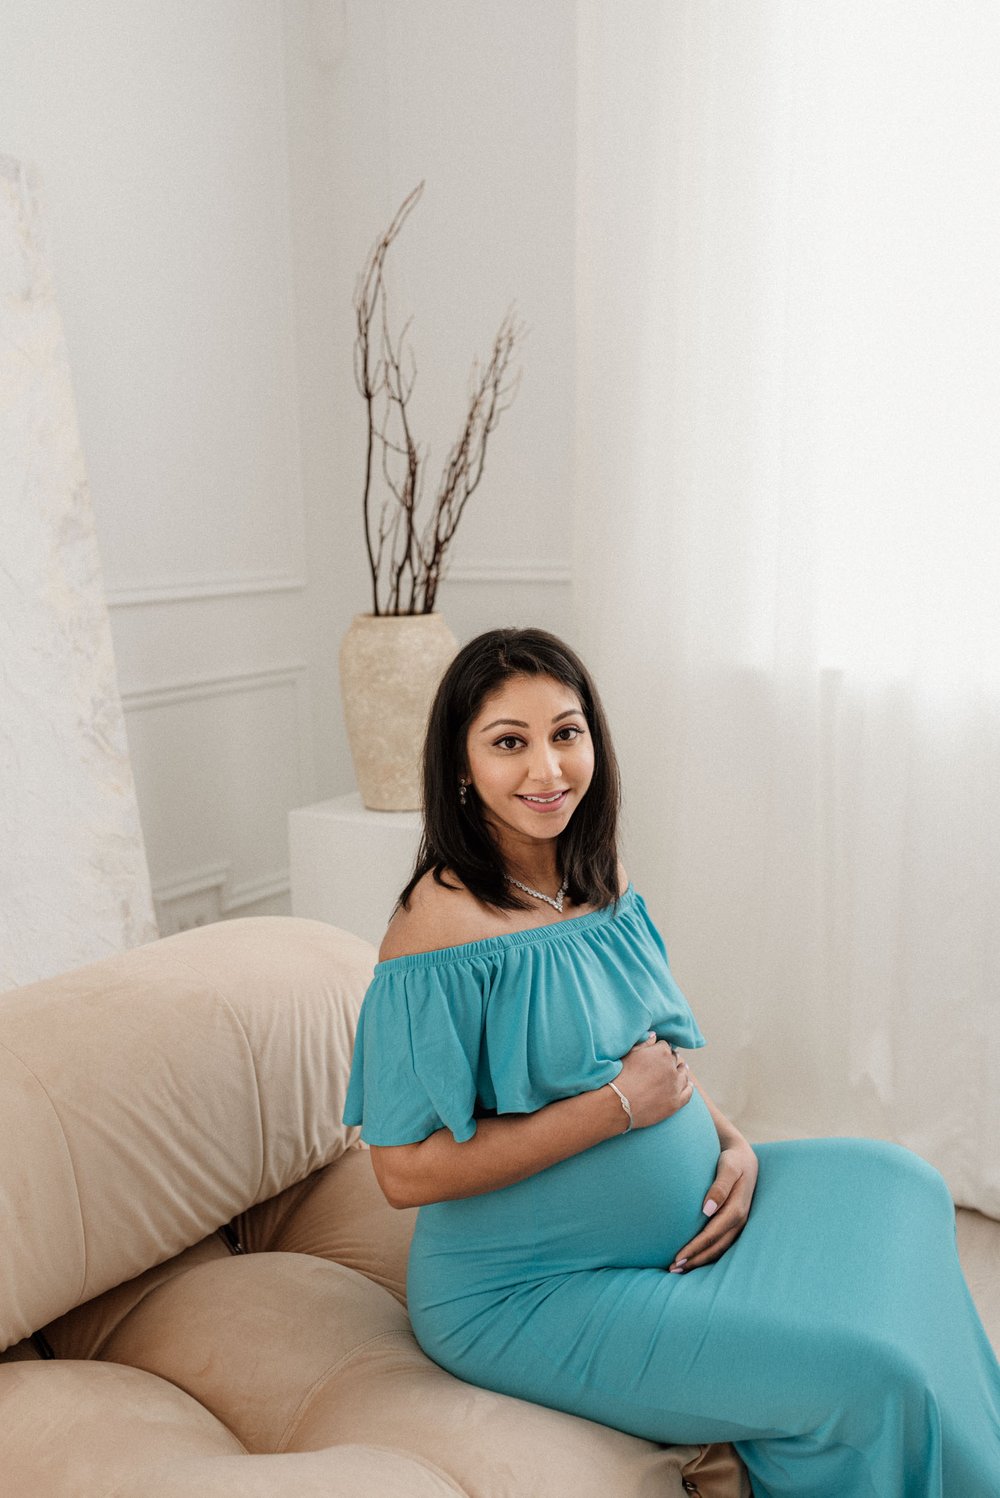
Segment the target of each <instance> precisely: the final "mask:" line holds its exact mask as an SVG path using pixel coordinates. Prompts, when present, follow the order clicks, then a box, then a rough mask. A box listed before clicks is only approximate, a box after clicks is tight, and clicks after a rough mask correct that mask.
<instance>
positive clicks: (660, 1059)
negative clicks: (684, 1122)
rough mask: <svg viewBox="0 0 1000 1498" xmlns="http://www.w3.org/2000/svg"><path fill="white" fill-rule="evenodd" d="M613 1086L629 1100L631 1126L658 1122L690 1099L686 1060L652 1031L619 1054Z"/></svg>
mask: <svg viewBox="0 0 1000 1498" xmlns="http://www.w3.org/2000/svg"><path fill="white" fill-rule="evenodd" d="M615 1085H616V1086H617V1087H620V1088H621V1090H622V1092H624V1094H625V1096H626V1097H627V1098H628V1100H629V1104H630V1105H631V1108H632V1127H633V1128H634V1129H646V1128H649V1126H650V1124H655V1123H662V1121H663V1119H665V1118H669V1117H670V1115H671V1114H672V1113H676V1112H677V1111H678V1110H679V1109H680V1108H683V1107H684V1104H685V1103H687V1102H690V1100H691V1094H692V1093H693V1091H694V1083H693V1082H692V1080H691V1075H690V1073H689V1071H688V1069H687V1062H686V1061H685V1060H684V1058H683V1057H682V1056H679V1055H678V1054H677V1053H676V1051H673V1050H671V1048H670V1046H669V1045H668V1044H667V1042H666V1041H665V1040H657V1038H656V1036H655V1035H652V1034H651V1035H650V1036H649V1038H648V1039H647V1040H643V1041H641V1042H640V1043H639V1045H637V1046H633V1048H632V1050H631V1051H629V1053H628V1055H627V1056H623V1057H622V1069H621V1071H620V1073H619V1074H618V1076H617V1077H616V1078H615Z"/></svg>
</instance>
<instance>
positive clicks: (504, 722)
mask: <svg viewBox="0 0 1000 1498" xmlns="http://www.w3.org/2000/svg"><path fill="white" fill-rule="evenodd" d="M576 717H580V718H582V717H583V708H582V707H568V708H567V709H566V711H565V712H564V713H556V715H555V717H554V718H553V719H552V721H553V723H558V722H559V721H560V719H561V718H576ZM504 726H507V727H510V728H530V726H531V725H530V724H529V723H522V722H521V719H520V718H495V719H494V721H493V722H492V723H487V725H486V727H485V728H481V729H480V730H479V732H480V733H489V731H490V729H491V728H501V727H504Z"/></svg>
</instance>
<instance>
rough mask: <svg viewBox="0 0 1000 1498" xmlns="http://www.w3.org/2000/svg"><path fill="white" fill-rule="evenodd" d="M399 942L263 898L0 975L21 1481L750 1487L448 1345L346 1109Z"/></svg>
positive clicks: (565, 1491) (622, 1495)
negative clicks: (423, 1337)
mask: <svg viewBox="0 0 1000 1498" xmlns="http://www.w3.org/2000/svg"><path fill="white" fill-rule="evenodd" d="M374 956H375V954H374V951H373V949H372V948H371V947H370V946H369V945H368V944H367V943H365V942H362V941H360V940H359V939H358V938H356V937H353V936H349V935H348V934H346V933H345V932H342V931H338V930H336V929H334V928H333V927H331V926H328V925H325V924H323V923H321V922H318V921H306V920H297V919H292V918H270V919H251V920H237V921H230V922H224V923H220V924H218V925H215V926H209V927H205V928H201V929H197V930H194V931H189V932H184V933H182V934H181V935H179V936H173V937H169V938H166V939H164V940H161V941H158V942H153V943H151V944H150V945H148V946H145V947H140V948H137V949H136V950H134V951H132V952H130V953H127V954H125V955H121V956H115V957H111V958H108V959H107V960H105V961H103V962H99V963H96V964H93V965H91V966H89V967H86V968H83V969H81V970H79V971H78V972H75V973H70V974H66V975H64V976H61V977H59V978H56V979H52V980H50V981H47V982H44V983H39V984H34V985H32V986H31V987H27V988H22V989H19V990H16V991H14V992H12V993H7V994H2V995H0V1131H2V1145H0V1225H2V1226H0V1233H2V1242H0V1250H2V1262H0V1350H2V1349H6V1350H5V1351H2V1355H0V1490H2V1492H3V1494H4V1495H5V1498H190V1495H198V1498H222V1495H226V1498H237V1495H239V1498H244V1495H245V1498H265V1495H266V1498H284V1495H288V1498H355V1495H356V1498H362V1495H365V1498H367V1495H371V1498H444V1495H451V1498H454V1495H456V1494H457V1495H468V1498H563V1495H565V1498H679V1495H681V1494H683V1493H684V1492H688V1493H698V1492H700V1493H701V1494H702V1498H747V1495H748V1494H749V1486H748V1484H747V1482H746V1478H745V1474H744V1473H743V1471H742V1468H741V1467H740V1465H739V1463H738V1462H737V1461H736V1459H735V1456H734V1454H733V1452H732V1451H731V1449H730V1448H728V1447H706V1448H697V1447H673V1448H664V1447H659V1446H656V1445H653V1444H652V1443H650V1442H646V1441H641V1440H637V1439H635V1438H634V1437H632V1436H627V1435H624V1434H622V1433H620V1432H617V1431H613V1430H609V1429H606V1428H605V1427H603V1426H599V1425H595V1424H592V1423H590V1422H588V1421H585V1420H580V1419H577V1418H575V1417H573V1416H569V1415H563V1414H560V1413H557V1412H555V1411H552V1410H546V1409H541V1408H539V1407H537V1406H534V1405H531V1404H526V1403H523V1402H521V1401H519V1400H515V1399H509V1398H506V1397H504V1396H502V1395H496V1394H492V1393H489V1392H487V1391H485V1390H482V1389H477V1388H472V1387H470V1386H469V1385H466V1384H463V1383H461V1382H460V1381H459V1380H457V1379H455V1378H453V1377H452V1376H451V1375H450V1374H448V1373H446V1372H444V1371H443V1370H442V1369H440V1368H438V1367H437V1366H436V1365H435V1364H434V1363H432V1362H430V1361H429V1359H427V1358H426V1357H425V1356H424V1355H423V1353H422V1352H421V1351H420V1349H419V1347H418V1346H417V1344H416V1342H415V1341H414V1339H413V1336H412V1333H411V1332H410V1328H409V1323H408V1320H407V1316H406V1310H405V1264H406V1253H407V1246H408V1242H409V1235H410V1231H411V1229H412V1217H413V1214H412V1213H410V1212H394V1211H393V1210H392V1209H391V1208H389V1207H388V1206H387V1205H386V1203H385V1202H384V1200H383V1199H382V1197H381V1194H380V1193H379V1191H378V1188H377V1186H376V1184H375V1181H374V1177H373V1175H372V1171H371V1167H370V1162H369V1159H368V1154H367V1151H366V1150H365V1149H364V1147H363V1146H361V1145H359V1142H358V1140H357V1137H356V1136H357V1131H356V1130H351V1129H345V1128H344V1127H343V1126H342V1125H341V1123H340V1115H341V1109H342V1106H343V1101H344V1092H345V1087H346V1080H347V1071H348V1064H349V1058H350V1054H351V1045H352V1038H353V1031H354V1024H355V1020H356V1015H357V1010H358V1007H359V1004H360V1001H361V997H362V994H363V993H364V990H365V987H366V985H367V982H368V978H369V976H370V973H371V968H372V964H373V961H374Z"/></svg>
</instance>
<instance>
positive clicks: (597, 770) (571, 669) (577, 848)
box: [397, 629, 621, 910]
mask: <svg viewBox="0 0 1000 1498" xmlns="http://www.w3.org/2000/svg"><path fill="white" fill-rule="evenodd" d="M512 676H551V677H552V678H553V679H554V680H555V681H558V682H561V683H562V684H563V685H564V686H567V687H569V688H570V689H571V690H572V691H573V692H575V693H576V695H577V697H578V698H579V699H580V706H581V707H582V708H583V713H584V716H585V718H586V720H587V727H588V728H589V730H590V736H591V742H592V744H593V748H594V774H593V778H592V780H591V782H590V786H589V788H588V790H587V793H586V795H585V796H584V797H583V800H582V801H581V802H580V804H579V805H578V806H577V808H576V810H575V811H574V813H573V816H572V817H571V818H570V821H569V824H568V825H567V827H566V829H565V830H564V831H563V832H561V833H560V835H559V843H558V853H557V856H558V862H559V869H560V874H561V877H562V878H563V879H565V880H566V881H567V882H568V890H569V897H570V899H571V900H572V901H573V903H574V904H578V905H579V904H592V905H596V906H598V907H600V906H604V905H609V904H611V903H613V902H614V903H616V902H617V900H618V814H619V810H620V807H621V787H620V781H619V776H618V761H617V759H616V758H615V751H614V746H613V745H612V742H611V735H610V733H609V731H608V724H607V719H606V718H605V716H604V708H603V707H602V706H601V699H600V697H599V696H598V694H597V688H596V687H595V686H594V683H593V680H592V679H591V676H590V673H589V671H588V670H587V668H586V666H585V665H584V664H583V662H582V661H581V660H580V658H579V656H578V655H576V653H575V652H574V651H572V650H571V649H570V647H569V646H568V645H565V644H564V643H563V641H562V640H559V639H557V638H556V636H555V635H552V634H549V632H548V631H547V630H544V629H490V630H487V631H486V633H485V634H481V635H477V636H476V638H475V639H474V640H470V641H469V643H468V644H467V645H465V646H463V647H462V649H461V650H460V651H459V652H458V654H457V655H456V656H455V658H454V660H453V661H452V663H451V665H450V666H449V667H448V669H447V671H446V672H445V673H444V676H443V677H442V678H441V682H440V684H439V686H438V689H437V694H436V696H435V698H434V702H433V705H432V707H431V710H430V715H429V717H428V720H427V735H426V738H425V740H424V754H423V795H424V825H423V836H422V838H421V842H420V848H419V851H418V853H417V860H416V864H415V865H414V869H413V874H412V876H411V878H410V881H409V883H408V884H407V886H406V888H405V889H404V890H403V892H402V894H401V895H400V897H399V900H398V902H397V903H398V904H399V905H402V906H404V907H406V906H407V904H408V901H409V898H410V895H411V894H412V893H413V889H414V886H415V885H416V884H417V881H418V880H420V879H422V878H423V876H424V874H426V873H427V872H428V870H432V871H433V874H434V878H435V880H436V881H437V883H438V884H443V885H445V886H446V887H447V888H454V887H455V886H454V885H449V884H448V881H447V880H446V879H445V878H444V877H443V875H444V871H445V869H450V870H451V871H452V872H453V873H455V874H457V875H458V877H459V878H460V879H461V880H462V882H463V884H464V885H465V886H466V888H467V889H469V890H470V891H471V893H472V894H474V895H475V896H476V898H477V899H479V900H482V901H483V903H484V904H486V905H492V906H494V907H495V908H497V909H500V910H528V909H531V908H532V906H531V904H530V902H529V901H527V900H525V899H523V898H522V897H521V896H520V895H518V894H517V893H516V891H515V890H514V889H513V888H512V887H511V886H510V885H509V884H508V883H507V881H506V879H505V877H504V874H505V870H504V866H503V860H502V858H501V856H500V851H499V848H498V847H497V844H496V842H495V840H494V838H493V834H492V833H491V831H490V828H489V826H488V824H487V822H486V820H485V819H484V817H483V814H482V809H481V806H480V803H479V798H478V796H477V795H476V794H475V792H474V790H473V788H472V787H471V786H470V787H469V794H468V795H467V797H466V802H465V805H464V806H463V805H462V804H461V802H460V800H459V794H458V782H459V777H461V776H467V775H468V773H469V767H468V762H467V758H466V739H467V736H468V732H469V725H470V724H471V723H472V721H473V719H474V718H475V716H476V714H477V713H478V712H479V710H480V708H481V706H482V704H483V702H484V701H485V700H486V698H487V697H488V696H489V695H490V694H491V693H492V692H494V691H496V690H497V688H498V687H500V686H502V685H503V683H504V682H505V681H509V680H510V678H511V677H512Z"/></svg>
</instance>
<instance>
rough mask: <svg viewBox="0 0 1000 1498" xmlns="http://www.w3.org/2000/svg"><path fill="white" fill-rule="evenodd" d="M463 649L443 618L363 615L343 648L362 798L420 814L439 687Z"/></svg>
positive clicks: (379, 807)
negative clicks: (424, 759) (423, 767)
mask: <svg viewBox="0 0 1000 1498" xmlns="http://www.w3.org/2000/svg"><path fill="white" fill-rule="evenodd" d="M457 649H458V641H457V640H456V639H455V636H454V635H453V634H452V632H451V630H450V629H449V628H448V626H447V624H446V623H445V621H444V618H443V617H442V615H441V614H437V613H434V614H356V615H355V616H354V619H353V621H352V623H351V627H350V629H349V630H348V631H347V634H346V635H345V636H344V642H343V644H342V646H341V648H340V690H341V696H342V699H343V704H344V719H345V722H346V725H347V738H348V742H349V743H350V746H351V757H352V759H353V761H354V774H355V776H356V778H357V782H358V789H359V790H360V792H361V799H362V801H363V802H364V804H365V806H367V807H368V808H369V809H370V810H371V811H418V810H419V809H420V805H421V800H422V797H421V790H420V756H421V750H422V748H423V742H424V732H425V730H426V727H427V715H428V713H429V711H430V706H431V702H432V701H433V698H434V693H435V691H436V690H437V685H438V682H439V681H440V680H441V677H442V675H443V673H444V671H445V668H446V667H447V666H448V664H449V662H450V661H451V659H452V657H453V656H454V655H455V652H456V651H457Z"/></svg>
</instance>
